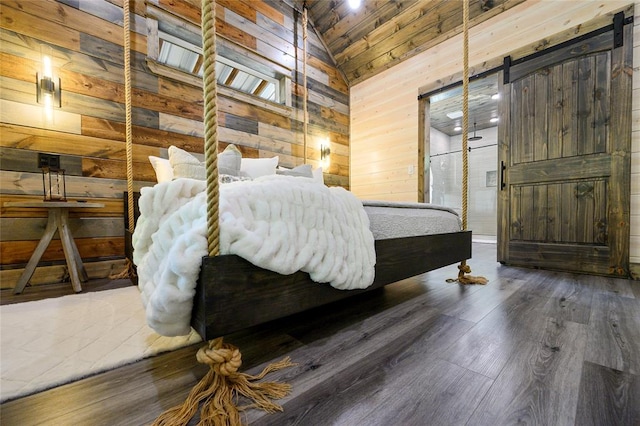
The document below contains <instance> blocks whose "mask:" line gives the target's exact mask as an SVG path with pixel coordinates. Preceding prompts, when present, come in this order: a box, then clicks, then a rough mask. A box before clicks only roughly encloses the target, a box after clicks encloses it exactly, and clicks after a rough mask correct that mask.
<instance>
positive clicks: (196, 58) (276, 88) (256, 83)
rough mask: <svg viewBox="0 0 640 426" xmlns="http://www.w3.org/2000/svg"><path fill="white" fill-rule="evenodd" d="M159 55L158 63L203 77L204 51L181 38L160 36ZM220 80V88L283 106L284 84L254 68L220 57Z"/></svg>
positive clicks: (218, 60)
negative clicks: (282, 92)
mask: <svg viewBox="0 0 640 426" xmlns="http://www.w3.org/2000/svg"><path fill="white" fill-rule="evenodd" d="M158 38H159V44H160V46H159V52H158V58H157V59H156V62H157V63H159V64H162V65H165V66H168V67H171V68H174V69H177V70H179V71H182V72H186V73H189V74H192V75H195V76H198V77H202V75H203V68H204V67H203V57H202V49H201V48H200V47H199V46H195V45H193V44H191V43H189V42H187V41H185V40H182V39H180V38H178V37H174V36H173V35H171V34H167V33H164V32H161V31H160V32H158ZM216 79H217V81H218V84H219V85H222V86H226V87H230V88H232V89H235V90H238V91H240V92H244V93H248V94H250V95H253V96H257V97H260V98H262V99H266V100H268V101H271V102H277V103H282V100H281V99H280V98H281V96H280V93H281V91H280V80H278V79H277V78H273V77H270V76H267V75H264V74H262V73H260V72H259V71H256V70H253V69H251V68H250V67H247V66H245V65H242V64H239V63H237V62H234V61H232V60H230V59H227V58H224V57H221V56H219V57H218V58H217V59H216Z"/></svg>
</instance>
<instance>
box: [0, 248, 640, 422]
mask: <svg viewBox="0 0 640 426" xmlns="http://www.w3.org/2000/svg"><path fill="white" fill-rule="evenodd" d="M473 250H474V252H473V253H474V257H473V259H472V260H471V261H470V262H469V263H470V265H471V266H472V268H473V273H474V274H475V275H484V276H485V277H487V278H489V280H490V282H489V284H488V285H487V286H469V287H461V286H459V285H457V284H448V283H446V282H445V279H446V278H448V277H454V276H456V274H457V269H456V266H455V265H453V266H450V267H447V268H443V269H440V270H437V271H433V272H430V273H428V274H424V275H421V276H418V277H414V278H411V279H408V280H404V281H401V282H399V283H396V284H392V285H390V286H387V287H386V288H385V289H380V290H377V291H374V292H372V293H370V294H365V295H362V296H356V297H354V298H351V299H349V300H345V301H341V302H338V303H335V304H332V305H329V306H327V307H325V308H318V309H314V310H312V311H308V312H305V313H303V314H299V315H295V316H291V317H288V318H286V319H283V320H279V321H274V322H271V323H269V324H265V325H262V326H259V327H254V328H252V329H249V330H245V331H243V332H239V333H235V334H233V335H230V336H226V337H225V340H226V341H228V342H229V343H233V344H235V345H237V346H238V347H239V348H240V349H241V351H242V353H243V362H244V368H246V369H247V370H248V371H250V372H257V371H258V370H260V369H261V366H262V365H263V364H264V363H267V362H269V361H271V360H276V359H279V358H281V357H282V356H284V355H289V356H291V358H292V360H293V361H294V362H296V363H297V366H295V367H292V368H289V369H286V370H283V371H281V372H277V373H273V374H272V375H271V376H269V377H270V378H272V379H281V380H284V381H287V382H289V383H291V384H292V385H293V392H292V394H291V395H290V396H288V397H286V398H284V399H283V400H281V401H280V402H281V403H282V404H283V406H284V409H285V411H284V412H283V413H279V414H273V415H264V414H263V413H261V412H258V411H249V412H247V414H246V419H247V421H248V422H250V423H251V424H257V425H348V426H352V425H403V426H404V425H469V426H471V425H473V426H475V425H499V424H538V425H554V426H555V425H580V426H582V425H599V426H602V425H640V299H639V297H640V296H639V295H640V291H639V288H638V286H640V282H638V281H631V280H622V279H610V278H604V277H593V276H585V275H577V274H569V273H561V272H552V271H541V270H534V269H523V268H514V267H506V266H501V265H500V264H498V263H497V262H496V261H495V258H496V257H495V245H493V244H477V243H476V244H474V247H473ZM3 296H4V295H3ZM3 303H4V302H3ZM199 346H200V345H196V346H194V347H188V348H183V349H180V350H177V351H174V352H171V353H169V354H164V355H160V356H157V357H153V358H150V359H147V360H143V361H140V362H138V363H135V364H132V365H129V366H125V367H121V368H118V369H116V370H113V371H110V372H107V373H104V374H99V375H96V376H93V377H89V378H87V379H84V380H80V381H77V382H75V383H70V384H67V385H64V386H60V387H58V388H55V389H51V390H49V391H45V392H41V393H39V394H35V395H31V396H27V397H24V398H21V399H18V400H14V401H9V402H7V403H5V404H3V405H1V406H0V419H1V424H2V425H145V424H149V423H151V422H152V421H153V420H154V419H155V418H156V417H157V416H158V415H159V414H160V413H161V412H162V411H163V410H165V409H167V408H169V407H172V406H174V405H176V404H178V403H181V402H182V401H183V400H184V398H185V396H186V395H187V393H188V392H189V390H190V389H191V387H192V386H193V385H194V384H195V383H196V382H197V381H198V380H199V379H200V378H201V377H202V376H203V375H204V374H205V373H206V370H207V367H205V366H203V365H199V364H197V362H196V360H195V352H196V351H197V349H198V347H199ZM192 423H193V424H195V422H192Z"/></svg>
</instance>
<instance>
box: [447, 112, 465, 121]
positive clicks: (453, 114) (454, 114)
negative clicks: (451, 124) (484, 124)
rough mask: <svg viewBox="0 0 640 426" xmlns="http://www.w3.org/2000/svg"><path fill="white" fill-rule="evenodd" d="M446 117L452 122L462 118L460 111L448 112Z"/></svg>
mask: <svg viewBox="0 0 640 426" xmlns="http://www.w3.org/2000/svg"><path fill="white" fill-rule="evenodd" d="M447 117H449V118H451V119H452V120H453V119H456V118H460V117H462V111H453V112H448V113H447Z"/></svg>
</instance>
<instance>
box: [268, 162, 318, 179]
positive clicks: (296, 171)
mask: <svg viewBox="0 0 640 426" xmlns="http://www.w3.org/2000/svg"><path fill="white" fill-rule="evenodd" d="M276 174H278V175H284V176H297V177H308V178H312V177H313V170H312V167H311V164H301V165H299V166H297V167H294V168H293V169H287V168H286V167H278V168H277V169H276Z"/></svg>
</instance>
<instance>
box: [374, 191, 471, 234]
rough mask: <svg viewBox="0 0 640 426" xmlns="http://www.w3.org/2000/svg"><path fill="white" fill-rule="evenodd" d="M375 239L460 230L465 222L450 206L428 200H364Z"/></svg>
mask: <svg viewBox="0 0 640 426" xmlns="http://www.w3.org/2000/svg"><path fill="white" fill-rule="evenodd" d="M362 204H363V205H364V210H365V211H366V212H367V215H368V216H369V222H370V225H369V227H370V228H371V232H372V233H373V238H374V239H376V240H386V239H389V238H404V237H414V236H418V235H429V234H444V233H447V232H458V231H460V230H461V228H462V222H461V220H460V216H458V214H457V213H456V212H455V211H454V210H452V209H450V208H448V207H442V206H437V205H435V204H426V203H399V202H389V201H366V200H365V201H363V202H362Z"/></svg>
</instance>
